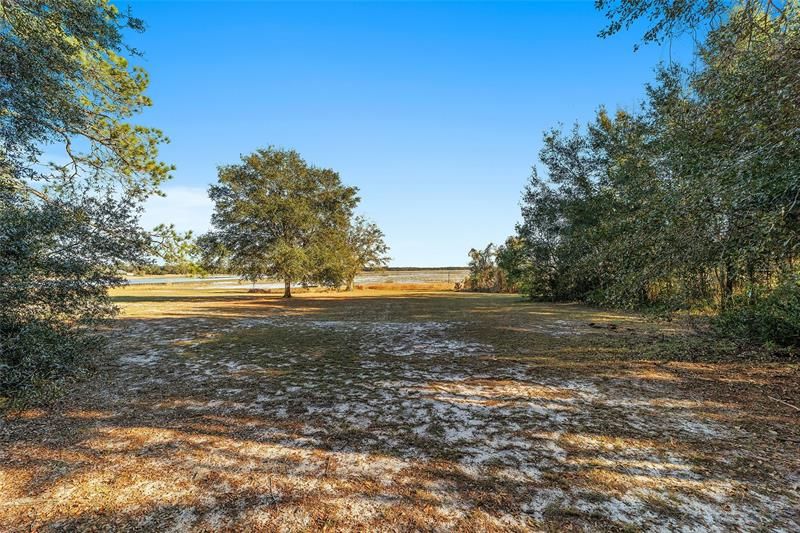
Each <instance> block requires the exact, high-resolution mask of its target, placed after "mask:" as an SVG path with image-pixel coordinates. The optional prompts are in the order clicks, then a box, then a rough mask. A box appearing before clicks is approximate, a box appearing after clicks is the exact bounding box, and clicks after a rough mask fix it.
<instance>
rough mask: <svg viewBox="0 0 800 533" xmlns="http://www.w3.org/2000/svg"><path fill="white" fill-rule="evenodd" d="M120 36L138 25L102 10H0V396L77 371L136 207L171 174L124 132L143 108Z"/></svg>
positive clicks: (149, 136) (138, 233)
mask: <svg viewBox="0 0 800 533" xmlns="http://www.w3.org/2000/svg"><path fill="white" fill-rule="evenodd" d="M124 28H129V29H134V30H140V29H141V28H142V23H141V21H139V20H137V19H134V18H131V17H128V16H126V15H124V14H121V13H120V12H119V11H118V10H117V8H116V7H114V6H113V5H112V4H111V3H109V2H106V1H103V0H58V1H56V0H44V1H43V0H15V1H13V2H0V73H2V74H1V75H0V397H2V396H5V395H15V394H17V393H19V392H20V391H23V390H27V389H33V388H35V387H34V386H35V385H37V384H43V383H50V382H52V381H53V380H57V379H58V378H60V377H63V376H64V375H65V374H67V373H69V372H70V371H72V370H74V369H75V368H76V367H77V366H79V363H80V362H82V361H83V360H85V359H86V358H87V357H88V356H89V355H90V354H91V353H92V351H93V350H94V349H95V348H97V347H98V346H99V343H98V338H97V337H93V336H91V335H90V334H89V332H90V330H89V329H87V327H88V326H90V325H91V324H92V323H94V322H95V321H96V320H99V319H102V318H105V317H108V316H109V315H110V314H112V313H113V311H114V307H113V305H112V304H111V302H110V300H109V299H108V296H107V289H108V288H109V287H112V286H115V285H118V284H120V283H123V282H124V280H123V279H122V278H120V277H119V275H118V272H119V270H120V268H121V267H122V266H123V265H124V264H128V263H136V262H139V261H141V260H143V259H144V258H145V256H146V254H147V251H148V245H149V238H148V235H147V234H146V233H145V232H143V231H142V230H141V229H140V228H139V226H138V215H139V210H140V206H141V202H142V201H143V200H144V199H145V198H146V197H147V196H148V195H150V194H152V193H154V192H156V191H157V189H158V186H159V184H160V183H161V182H162V181H163V180H165V179H167V178H168V175H169V172H170V170H171V167H170V166H168V165H166V164H164V163H162V162H160V161H159V160H158V146H159V144H160V143H162V142H164V141H165V140H166V139H165V138H164V137H163V135H162V134H161V132H160V131H158V130H155V129H152V128H147V127H143V126H138V125H134V124H131V123H130V122H129V120H130V119H131V118H132V117H133V116H135V115H136V114H138V113H139V112H140V111H141V110H142V109H143V108H145V107H147V106H149V105H150V100H149V98H147V97H146V96H145V95H144V91H145V89H146V87H147V83H148V78H147V75H146V73H145V72H144V71H143V70H141V69H139V68H136V67H133V68H132V67H130V65H129V64H128V60H127V59H126V58H125V57H123V55H122V54H124V53H126V52H129V50H128V49H127V48H126V47H125V45H124V43H123V39H122V31H123V29H124ZM45 153H47V154H48V157H45ZM53 159H56V161H53Z"/></svg>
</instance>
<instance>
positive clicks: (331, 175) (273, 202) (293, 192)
mask: <svg viewBox="0 0 800 533" xmlns="http://www.w3.org/2000/svg"><path fill="white" fill-rule="evenodd" d="M356 193H357V189H355V188H354V187H347V186H345V185H343V184H342V182H341V180H340V179H339V175H338V174H337V173H336V172H334V171H333V170H330V169H323V168H317V167H314V166H311V165H309V164H307V163H306V162H305V161H304V160H303V158H302V157H300V154H298V153H297V152H295V151H294V150H281V149H277V148H266V149H261V150H257V151H256V152H255V153H253V154H250V155H247V156H244V157H242V163H241V164H238V165H228V166H223V167H220V169H219V183H218V184H217V185H214V186H212V187H211V188H210V189H209V195H210V196H211V199H212V200H213V201H214V203H215V210H214V214H213V216H212V222H213V224H214V231H213V232H212V234H211V235H210V236H209V237H207V241H206V242H207V243H208V244H209V246H208V247H209V249H212V250H214V249H216V250H218V251H219V250H225V252H226V253H227V254H228V264H229V266H230V268H231V269H232V271H233V272H235V273H237V274H240V275H241V276H242V277H244V278H246V279H248V280H250V281H253V282H255V281H257V280H259V279H262V278H265V277H274V278H277V279H281V280H284V286H285V290H284V296H285V297H291V285H292V283H296V282H301V283H322V284H326V285H331V286H338V285H341V284H342V283H343V281H344V280H345V277H346V275H345V268H344V267H345V266H346V263H347V261H346V260H345V259H346V253H347V240H348V228H349V224H350V219H351V216H352V212H353V209H354V208H355V206H356V205H357V203H358V200H359V199H358V196H357V195H356ZM212 243H213V244H212Z"/></svg>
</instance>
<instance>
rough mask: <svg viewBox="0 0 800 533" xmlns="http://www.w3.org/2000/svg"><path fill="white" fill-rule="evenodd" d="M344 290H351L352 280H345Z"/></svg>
mask: <svg viewBox="0 0 800 533" xmlns="http://www.w3.org/2000/svg"><path fill="white" fill-rule="evenodd" d="M344 290H346V291H352V290H353V278H348V279H347V286H346V287H345V289H344Z"/></svg>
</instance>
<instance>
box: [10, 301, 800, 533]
mask: <svg viewBox="0 0 800 533" xmlns="http://www.w3.org/2000/svg"><path fill="white" fill-rule="evenodd" d="M435 298H436V297H435V296H415V297H414V299H411V298H409V297H403V298H402V299H401V300H396V299H395V298H388V299H387V298H385V297H381V298H375V299H370V300H367V301H364V302H362V303H360V307H359V302H346V303H344V304H343V302H342V300H341V299H338V300H337V299H330V300H327V299H318V298H315V299H313V300H311V299H297V300H293V301H291V302H285V301H280V300H278V302H279V303H278V304H276V308H277V309H280V310H282V311H285V310H287V309H288V310H298V309H300V310H302V311H303V312H302V313H298V314H297V315H296V316H295V317H294V318H293V321H292V322H289V323H286V325H285V326H281V323H280V321H278V322H277V323H271V324H259V323H252V324H249V325H248V327H247V328H243V327H242V324H241V323H237V322H236V320H231V318H230V317H228V316H226V317H225V318H213V319H205V320H204V321H203V322H202V323H199V322H198V321H197V320H195V318H196V317H194V318H193V317H188V318H156V319H149V320H131V319H122V320H120V321H119V323H118V324H117V325H116V328H117V329H116V330H115V331H117V332H119V333H118V336H119V337H120V338H118V339H116V340H117V341H119V342H118V344H116V345H115V347H116V348H115V349H114V350H112V351H111V352H109V354H108V356H107V358H106V359H105V360H104V361H101V363H100V368H99V370H98V373H97V375H96V376H95V377H94V378H93V379H92V380H91V381H89V382H85V383H82V384H80V385H78V387H77V388H76V390H75V391H73V392H72V393H71V394H70V395H69V397H68V398H66V399H65V400H64V402H63V404H62V405H60V406H57V407H55V408H53V409H50V410H45V411H42V412H41V413H29V414H28V415H22V414H20V416H16V417H11V418H9V419H8V420H6V421H5V422H3V426H2V427H0V444H2V446H1V447H0V488H1V489H2V491H3V492H4V494H5V496H6V501H5V502H4V503H2V504H0V526H2V528H3V529H12V530H13V529H17V528H19V529H27V528H28V527H29V526H35V527H39V528H44V529H47V528H52V529H84V528H89V527H100V528H114V529H137V528H154V529H163V528H165V527H168V526H173V527H178V528H196V529H203V528H205V529H219V528H225V527H229V528H230V527H240V528H241V527H244V528H247V527H250V528H264V529H272V528H277V527H278V526H287V525H288V526H289V527H292V526H296V527H298V528H306V529H321V528H324V527H329V528H332V529H347V528H356V529H358V528H360V529H365V528H366V529H370V528H386V527H389V528H391V527H395V528H399V529H432V528H434V527H437V526H440V525H441V524H448V525H449V526H450V527H453V528H465V529H473V530H476V529H481V530H491V529H514V528H518V529H524V528H526V527H561V526H565V525H569V526H572V527H586V528H598V527H600V528H610V527H616V526H620V524H619V523H618V522H619V521H620V520H621V521H625V522H628V523H631V524H637V522H636V520H638V519H641V518H642V517H643V518H644V519H646V520H650V521H651V522H648V523H647V524H649V525H651V526H659V525H660V526H670V525H672V526H678V525H682V524H683V522H681V520H686V519H687V518H686V517H687V516H688V517H690V519H692V520H700V521H701V522H702V521H703V520H705V522H702V523H704V524H705V525H706V526H707V527H714V526H717V527H724V526H725V524H728V522H726V520H729V521H730V520H733V521H737V520H745V521H744V522H741V523H745V524H746V523H751V524H754V523H756V522H753V521H752V520H755V518H759V519H761V518H763V520H764V522H763V524H769V523H770V522H769V519H768V517H767V515H768V514H771V517H772V518H771V519H772V520H773V522H772V524H773V525H783V526H787V525H789V524H790V523H791V520H792V512H793V511H792V509H794V508H796V507H794V506H793V504H794V503H797V499H796V498H795V499H794V500H792V499H791V498H792V496H791V493H787V492H785V491H784V492H781V490H779V489H781V488H782V487H781V486H779V485H781V484H783V485H785V484H786V483H785V480H786V478H787V476H791V464H792V463H791V460H792V459H791V457H792V455H791V454H790V453H789V452H787V450H786V449H785V448H779V447H777V446H775V444H776V443H775V441H774V440H770V437H769V436H768V435H769V433H768V430H769V429H774V430H777V431H779V432H780V433H781V434H782V435H784V436H785V435H787V433H791V432H792V431H794V432H796V427H795V429H794V430H792V429H791V428H792V425H791V424H792V420H793V419H792V418H791V416H790V415H789V414H788V413H787V410H786V409H784V410H780V408H778V409H769V407H770V406H769V405H764V404H755V405H753V404H752V398H753V390H754V387H756V386H755V385H753V384H744V383H740V384H736V385H735V386H736V387H739V388H738V389H736V390H738V391H739V394H738V395H736V396H729V395H726V394H725V391H727V390H730V389H728V388H727V387H728V386H729V385H730V383H728V382H726V381H722V382H715V381H713V375H708V374H709V373H704V374H701V375H700V377H698V374H696V373H692V372H691V371H690V368H689V367H686V366H680V367H677V368H670V367H666V368H664V367H663V365H654V364H653V363H652V362H639V363H636V362H630V363H625V364H621V363H619V362H614V361H607V360H603V359H595V360H594V361H589V360H587V359H585V358H584V356H581V357H579V358H577V359H572V360H570V359H569V358H570V355H569V352H565V353H562V354H561V355H560V357H552V356H545V357H542V358H540V359H537V360H535V361H533V362H531V361H530V360H515V359H513V358H512V357H508V358H506V359H504V358H502V357H498V355H503V354H502V353H501V354H496V353H486V354H481V355H476V356H468V357H465V356H463V355H460V354H439V355H436V354H433V355H431V354H417V355H410V356H404V357H396V356H389V355H383V356H381V355H377V356H369V357H367V356H363V355H361V354H359V353H356V352H357V350H355V352H354V351H353V349H350V348H346V347H345V348H343V347H342V346H343V345H345V346H347V343H348V342H350V345H351V346H355V347H357V346H358V342H356V341H357V340H358V339H357V337H358V333H357V331H356V332H353V331H347V332H344V333H337V332H336V331H335V330H334V331H333V332H332V333H328V334H327V335H328V336H327V337H326V336H315V335H313V328H311V329H310V330H309V329H304V330H302V331H297V330H294V329H291V328H293V327H295V326H296V320H297V319H298V318H297V316H299V317H300V318H299V319H300V320H303V319H312V320H319V319H321V318H322V319H326V320H334V319H336V318H341V317H346V316H353V315H355V316H356V317H358V318H361V317H367V318H371V319H376V318H377V319H378V320H387V319H388V320H389V321H404V320H411V321H413V320H414V319H415V318H416V317H418V316H420V315H424V316H428V315H435V314H436V313H437V310H438V309H447V308H448V306H451V305H452V303H451V302H448V301H444V302H442V301H441V300H439V301H433V300H431V299H435ZM359 299H360V298H359ZM304 300H305V301H304ZM259 301H261V300H259ZM267 301H269V302H270V303H272V301H273V300H272V299H271V298H270V299H267ZM395 301H401V302H404V305H405V303H408V302H409V301H413V302H418V303H419V305H420V308H419V309H417V310H413V309H412V310H398V309H395V308H391V306H390V309H389V310H388V311H386V313H387V314H386V316H387V318H386V319H383V318H381V317H380V316H377V315H376V313H377V312H378V311H379V310H381V309H385V307H386V305H387V304H390V303H392V302H395ZM471 301H472V302H480V301H482V300H480V299H478V300H471ZM193 302H194V300H193ZM295 302H299V303H295ZM199 303H203V302H198V304H199ZM224 303H227V302H224ZM473 305H474V304H473ZM354 306H355V307H354ZM198 307H200V309H198V313H199V314H200V315H201V316H202V315H203V313H204V312H205V311H203V310H202V308H203V306H202V305H198ZM211 308H212V309H216V307H211ZM230 312H231V313H234V310H233V309H231V311H230ZM238 312H239V313H241V315H234V316H235V317H239V318H253V314H252V313H251V312H242V311H241V310H239V311H238ZM458 313H460V314H461V315H463V316H466V317H470V316H473V317H478V316H481V317H482V316H484V315H483V314H482V313H481V312H477V311H476V312H473V311H471V310H470V307H469V305H467V306H465V307H464V308H462V309H459V310H458ZM284 314H285V313H284ZM440 320H448V318H447V316H444V317H440ZM475 320H482V321H483V322H482V323H481V327H485V328H489V327H492V328H500V327H502V326H503V325H505V324H507V322H508V320H505V319H502V318H498V319H497V322H494V323H492V322H491V319H486V318H480V319H478V318H475ZM513 320H518V318H514V319H513ZM487 321H488V322H487ZM137 328H139V329H137ZM282 328H283V330H282ZM126 330H127V331H131V332H133V333H131V335H132V336H133V337H134V338H130V339H126V338H124V337H125V334H124V332H125V331H126ZM217 330H219V331H217ZM284 330H285V331H284ZM403 331H405V330H403ZM475 331H477V332H478V333H480V330H473V332H475ZM147 332H150V334H149V335H148V334H147ZM206 333H207V334H208V335H209V336H207V337H206V336H202V338H200V339H198V336H199V335H201V334H202V335H205V334H206ZM515 335H517V337H515V338H514V339H513V341H514V342H513V343H511V345H514V346H516V345H517V343H518V342H520V341H522V340H524V339H526V338H527V339H529V340H530V341H531V342H532V343H535V342H537V341H538V340H541V338H542V337H541V334H540V333H531V332H524V331H523V332H518V333H516V334H515ZM187 339H188V340H187ZM195 341H198V342H195ZM199 341H202V342H199ZM187 343H189V344H188V345H187ZM153 346H155V347H156V348H155V349H156V351H157V353H156V354H155V355H153V356H152V358H148V357H150V356H146V355H145V356H142V355H140V354H141V353H145V354H146V353H149V352H148V350H152V349H153ZM495 348H497V347H495ZM501 348H502V347H501ZM309 354H313V355H309ZM506 355H509V356H511V355H513V354H506ZM573 356H574V354H573ZM125 358H128V359H125ZM565 359H566V360H565ZM366 363H369V364H366ZM565 363H569V364H565ZM654 368H656V369H658V372H657V373H656V374H653V373H652V372H654V370H653V369H654ZM203 370H210V371H211V372H210V375H207V374H204V373H202V372H201V371H203ZM267 370H274V372H266V371H267ZM666 378H669V379H666ZM765 379H767V378H765ZM700 384H702V385H703V388H702V389H698V385H700ZM576 398H577V400H576ZM612 400H613V401H614V402H617V403H613V402H612V403H609V402H611V401H612ZM642 406H645V407H646V409H645V408H643V407H642ZM771 407H776V406H771ZM630 413H634V414H637V416H638V419H637V417H630V416H628V415H629V414H630ZM647 416H650V417H651V419H649V420H648V419H647ZM753 417H760V418H759V419H758V425H759V426H761V427H760V429H754V430H753V433H748V432H742V431H738V430H737V431H735V432H732V433H717V434H704V433H702V432H700V431H699V430H698V429H697V428H696V427H693V426H687V427H686V428H683V429H681V428H679V427H673V426H670V425H669V424H668V421H669V420H684V419H685V420H690V421H691V420H695V419H699V420H700V421H701V422H702V421H705V420H708V421H711V422H714V424H717V425H723V426H725V427H728V429H730V426H733V425H739V426H741V425H742V424H746V422H747V421H748V420H751V419H752V418H753ZM765 420H766V421H768V422H766V423H765ZM636 423H639V424H641V425H640V426H638V427H637V426H636V425H635V424H636ZM756 457H759V458H761V460H762V463H761V464H760V465H758V468H757V469H754V468H750V467H748V466H747V464H748V463H749V462H752V461H754V460H756ZM767 457H769V460H768V462H767V464H764V459H767ZM795 459H796V458H795ZM742 486H749V490H751V491H752V492H754V493H757V494H761V495H764V494H770V495H775V496H776V497H775V498H774V499H773V500H772V505H771V507H770V509H768V510H767V509H765V508H764V505H763V502H762V501H761V500H760V499H759V497H752V498H751V497H749V496H747V495H746V494H745V493H742V494H737V493H736V491H737V490H739V489H740V487H742ZM643 490H644V491H649V492H644V493H643V492H641V491H643ZM787 494H788V495H787ZM554 495H555V496H554ZM645 496H648V497H649V499H648V498H645ZM554 497H555V500H554V499H553V498H554ZM715 497H716V498H718V500H714V498H715ZM737 497H739V498H742V499H741V501H740V502H739V503H737V500H736V498H737ZM626 498H627V499H626ZM625 501H628V502H630V501H635V502H639V503H637V505H633V506H629V507H624V505H623V504H622V503H621V502H625ZM687 502H689V503H691V504H693V505H700V506H702V507H701V508H702V509H704V510H705V511H707V512H708V513H710V514H707V515H706V516H705V518H703V516H702V515H699V514H696V512H697V509H694V508H693V507H691V505H689V503H687ZM741 502H744V504H743V505H745V506H749V507H750V508H751V513H750V515H747V516H745V517H744V518H742V516H740V515H738V514H736V513H730V516H729V517H728V518H726V517H725V512H727V511H725V506H728V507H730V506H731V505H733V509H734V511H737V509H739V508H740V507H741V506H742V504H741ZM737 506H738V507H737ZM614 509H616V510H617V511H618V514H617V515H613V514H612V513H611V511H612V510H614ZM620 509H622V510H620ZM767 511H769V512H767ZM737 512H738V511H737ZM693 513H695V514H693ZM637 515H638V517H639V518H637ZM681 516H683V518H681ZM748 516H749V518H748ZM753 516H755V518H753ZM709 517H710V518H709ZM715 520H716V522H715ZM747 520H750V522H747ZM730 523H731V524H733V522H730ZM647 524H645V525H647ZM639 525H642V524H639Z"/></svg>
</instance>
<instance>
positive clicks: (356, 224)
mask: <svg viewBox="0 0 800 533" xmlns="http://www.w3.org/2000/svg"><path fill="white" fill-rule="evenodd" d="M345 250H346V252H347V254H346V255H345V257H346V264H345V265H344V271H345V285H346V289H347V290H348V291H349V290H353V281H354V280H355V279H356V275H358V273H359V272H361V271H363V270H365V269H381V268H385V267H386V266H387V264H388V263H389V256H388V255H387V253H388V252H389V247H388V246H387V245H386V242H385V241H384V235H383V231H381V229H380V228H379V227H378V225H377V224H375V223H374V222H370V221H369V220H367V219H365V218H364V217H362V216H357V217H355V218H354V219H353V220H352V221H351V223H350V228H349V229H348V232H347V243H346V248H345Z"/></svg>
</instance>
